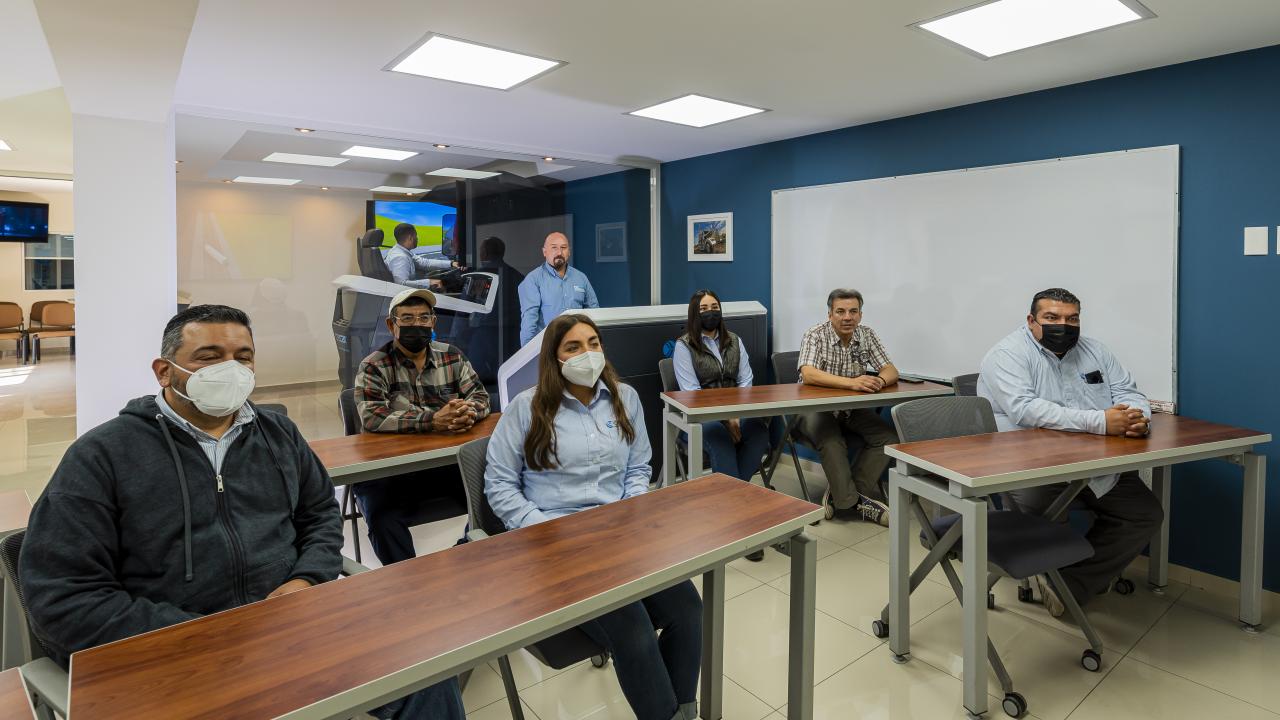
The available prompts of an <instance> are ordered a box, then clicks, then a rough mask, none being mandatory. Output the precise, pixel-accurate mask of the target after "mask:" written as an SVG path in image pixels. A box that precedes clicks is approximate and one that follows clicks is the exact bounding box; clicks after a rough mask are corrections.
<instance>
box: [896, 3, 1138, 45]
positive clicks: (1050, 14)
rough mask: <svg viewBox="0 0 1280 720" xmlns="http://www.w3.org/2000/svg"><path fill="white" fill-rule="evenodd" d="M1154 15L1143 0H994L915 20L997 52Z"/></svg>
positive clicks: (954, 39) (946, 36)
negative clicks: (929, 18) (932, 17)
mask: <svg viewBox="0 0 1280 720" xmlns="http://www.w3.org/2000/svg"><path fill="white" fill-rule="evenodd" d="M1152 17H1155V13H1153V12H1151V11H1150V10H1148V9H1147V8H1145V7H1143V5H1142V4H1141V3H1139V2H1137V0H991V1H990V2H985V3H982V4H980V5H976V6H973V7H968V8H965V9H963V10H958V11H956V12H953V13H949V14H947V15H943V16H942V17H939V18H934V19H933V20H927V21H925V22H921V23H916V25H915V26H916V27H918V28H920V29H921V30H926V31H928V32H930V33H933V34H934V35H937V36H939V37H941V38H943V39H946V40H949V41H951V42H953V43H955V44H957V45H959V46H961V47H963V48H965V49H966V50H969V51H971V52H974V53H977V54H978V55H979V56H980V57H982V58H992V57H995V56H997V55H1004V54H1005V53H1011V52H1014V51H1015V50H1025V49H1026V48H1029V47H1035V46H1036V45H1044V44H1045V43H1051V42H1054V41H1056V40H1062V39H1065V38H1069V37H1075V36H1077V35H1084V34H1085V33H1091V32H1095V31H1097V30H1103V29H1106V28H1111V27H1115V26H1117V25H1124V24H1127V23H1131V22H1135V21H1137V20H1144V19H1146V18H1152Z"/></svg>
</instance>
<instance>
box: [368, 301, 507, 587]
mask: <svg viewBox="0 0 1280 720" xmlns="http://www.w3.org/2000/svg"><path fill="white" fill-rule="evenodd" d="M435 304H436V296H435V295H433V294H432V293H431V291H430V290H405V291H404V292H401V293H400V294H399V295H396V296H395V297H394V298H392V300H391V309H390V311H389V314H388V317H387V328H388V329H389V330H390V331H391V335H392V340H391V342H389V343H387V344H386V345H383V346H382V347H381V348H378V349H377V350H375V351H374V352H373V353H372V354H370V355H369V357H367V358H365V359H364V360H363V361H362V362H361V363H360V369H359V371H358V372H357V374H356V393H355V397H356V408H357V409H358V410H359V412H360V421H361V423H362V424H363V425H364V429H365V431H366V432H384V433H428V432H438V433H460V432H465V431H466V430H468V429H469V428H470V427H471V426H472V425H474V424H475V423H476V421H477V420H480V419H482V418H484V417H485V416H486V415H488V414H489V393H488V392H486V391H485V389H484V385H482V384H481V383H480V379H479V377H477V376H476V372H475V370H473V369H472V367H471V363H469V362H468V361H467V359H466V358H465V357H464V356H463V355H462V352H461V351H460V350H458V348H456V347H454V346H452V345H448V344H446V343H442V342H435V340H434V337H435V330H434V328H435V324H436V314H435ZM424 472H425V473H426V474H429V476H430V477H429V479H428V478H420V477H419V478H412V479H409V478H405V477H404V476H399V477H391V478H384V479H381V480H370V481H368V482H362V483H358V484H356V485H355V486H354V488H353V492H354V493H355V497H356V501H357V502H358V503H359V504H360V512H361V513H363V514H364V518H365V522H366V523H368V525H369V541H370V542H371V543H372V544H373V552H374V554H375V555H377V556H378V561H379V562H381V563H382V564H383V565H390V564H391V563H394V562H399V561H400V560H406V559H408V558H411V557H413V556H414V551H413V537H412V536H411V535H410V534H409V527H410V526H411V525H417V524H421V523H423V522H430V521H432V520H440V519H443V518H446V517H453V516H456V515H462V514H465V513H466V495H465V493H464V492H463V489H462V479H461V477H460V476H459V475H458V468H457V466H453V465H450V466H445V467H440V468H434V469H431V470H427V471H424ZM415 474H418V473H415ZM450 513H452V514H450Z"/></svg>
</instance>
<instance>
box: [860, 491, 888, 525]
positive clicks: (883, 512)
mask: <svg viewBox="0 0 1280 720" xmlns="http://www.w3.org/2000/svg"><path fill="white" fill-rule="evenodd" d="M854 508H856V509H857V511H858V513H859V514H860V515H862V519H863V520H866V521H867V522H873V523H876V524H877V525H880V526H881V527H889V506H888V505H885V504H884V503H882V502H880V501H879V500H872V499H871V498H869V497H867V496H866V495H863V496H862V497H861V498H860V499H859V500H858V504H857V505H855V506H854Z"/></svg>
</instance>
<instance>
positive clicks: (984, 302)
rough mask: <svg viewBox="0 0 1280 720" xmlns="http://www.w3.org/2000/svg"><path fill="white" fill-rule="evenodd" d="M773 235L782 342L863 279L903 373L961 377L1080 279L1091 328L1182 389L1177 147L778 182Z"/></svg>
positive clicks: (1143, 371) (792, 345)
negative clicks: (1039, 300)
mask: <svg viewBox="0 0 1280 720" xmlns="http://www.w3.org/2000/svg"><path fill="white" fill-rule="evenodd" d="M772 232H773V268H772V270H773V272H772V293H773V343H774V350H775V352H776V351H780V350H795V349H798V348H799V347H800V339H801V337H802V336H803V335H804V331H805V330H807V329H808V328H810V327H812V326H813V325H815V324H817V323H819V322H823V321H825V320H826V298H827V293H829V292H830V291H831V290H832V289H833V288H836V287H851V288H855V289H857V290H859V291H861V292H862V294H863V296H864V297H865V299H866V306H865V308H864V312H863V322H864V323H865V324H867V325H868V326H870V327H872V328H873V329H875V331H876V333H877V334H878V335H879V336H880V339H881V340H882V341H884V344H885V348H886V349H887V350H888V352H889V355H890V357H891V358H892V359H893V362H894V364H895V365H896V366H897V367H898V369H899V370H901V371H902V372H905V373H910V374H915V375H920V376H923V377H929V378H939V379H950V378H951V377H953V376H955V375H962V374H965V373H972V372H977V371H978V366H979V364H980V362H981V361H982V358H983V356H984V355H986V353H987V351H988V350H990V349H991V347H992V346H993V345H995V343H997V342H998V341H999V340H1000V339H1001V338H1003V337H1004V336H1006V335H1008V334H1009V333H1010V332H1011V331H1013V330H1014V329H1015V328H1017V327H1019V326H1020V325H1025V320H1026V316H1027V313H1028V310H1029V309H1030V303H1031V297H1032V296H1033V295H1035V293H1037V292H1038V291H1040V290H1044V289H1046V288H1050V287H1064V288H1066V289H1068V290H1070V291H1071V292H1073V293H1075V294H1076V296H1078V297H1079V298H1080V300H1081V303H1082V305H1081V314H1080V316H1081V331H1082V334H1084V335H1087V336H1090V337H1094V338H1097V339H1098V340H1101V341H1102V342H1103V343H1105V344H1106V345H1107V346H1109V347H1110V348H1111V350H1112V351H1113V352H1114V353H1115V354H1116V356H1117V357H1118V358H1119V360H1120V362H1121V363H1123V364H1124V365H1125V366H1126V367H1127V368H1128V369H1129V371H1130V372H1131V373H1133V375H1134V379H1135V380H1136V381H1137V383H1138V388H1139V389H1140V390H1142V391H1143V392H1144V393H1145V394H1146V395H1147V396H1148V397H1149V398H1151V399H1152V400H1153V401H1167V402H1169V403H1172V402H1174V401H1175V400H1176V389H1177V375H1176V372H1177V366H1176V347H1177V345H1176V343H1177V337H1176V330H1177V316H1176V309H1177V258H1178V146H1176V145H1172V146H1166V147H1155V148H1143V149H1137V150H1126V151H1121V152H1113V153H1104V154H1100V155H1082V156H1077V157H1068V158H1057V159H1052V160H1043V161H1037V162H1028V163H1019V164H1016V165H997V166H991V167H983V168H974V169H969V170H956V171H949V172H940V173H927V174H921V175H907V176H900V177H888V178H880V179H876V180H862V181H857V182H847V183H839V184H835V185H818V186H813V187H804V188H793V189H788V190H776V191H774V193H773V221H772Z"/></svg>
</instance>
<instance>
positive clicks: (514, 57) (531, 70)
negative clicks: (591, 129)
mask: <svg viewBox="0 0 1280 720" xmlns="http://www.w3.org/2000/svg"><path fill="white" fill-rule="evenodd" d="M562 65H564V63H563V62H561V61H559V60H547V59H546V58H540V57H534V56H532V55H524V54H522V53H516V52H511V51H509V50H500V49H498V48H493V47H488V46H486V45H478V44H476V43H473V42H468V41H466V40H455V39H454V38H451V37H445V36H444V35H436V34H435V33H429V34H428V35H427V36H426V37H425V38H423V39H422V40H420V41H418V43H417V44H415V45H413V46H412V47H410V48H409V49H408V50H406V51H405V52H404V53H403V54H401V55H400V57H398V58H396V59H395V60H392V61H391V64H390V65H388V66H387V67H386V68H384V69H385V70H390V71H392V72H401V73H408V74H410V75H421V76H423V77H429V78H435V79H436V80H450V81H453V82H459V83H466V84H467V85H480V86H482V87H489V88H496V89H498V90H510V89H511V88H513V87H515V86H517V85H519V84H521V83H525V82H528V81H530V80H532V79H533V78H535V77H538V76H539V75H542V74H543V73H547V72H550V71H552V70H554V69H556V68H558V67H560V66H562Z"/></svg>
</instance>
